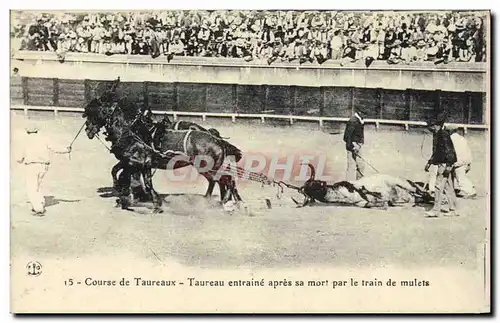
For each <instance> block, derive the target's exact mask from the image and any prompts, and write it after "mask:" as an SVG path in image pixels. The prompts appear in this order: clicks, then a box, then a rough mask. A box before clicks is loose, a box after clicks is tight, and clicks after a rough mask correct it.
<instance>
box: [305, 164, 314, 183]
mask: <svg viewBox="0 0 500 323" xmlns="http://www.w3.org/2000/svg"><path fill="white" fill-rule="evenodd" d="M307 166H309V168H310V169H311V175H310V176H309V180H310V181H314V179H315V178H316V170H315V169H314V166H313V165H312V164H311V163H308V164H307Z"/></svg>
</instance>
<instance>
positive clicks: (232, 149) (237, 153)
mask: <svg viewBox="0 0 500 323" xmlns="http://www.w3.org/2000/svg"><path fill="white" fill-rule="evenodd" d="M220 142H221V143H222V147H223V148H224V152H225V155H226V156H234V158H235V160H236V162H239V161H240V160H241V158H243V153H242V152H241V150H240V149H239V148H237V147H236V146H234V145H232V144H230V143H229V142H227V141H225V140H220Z"/></svg>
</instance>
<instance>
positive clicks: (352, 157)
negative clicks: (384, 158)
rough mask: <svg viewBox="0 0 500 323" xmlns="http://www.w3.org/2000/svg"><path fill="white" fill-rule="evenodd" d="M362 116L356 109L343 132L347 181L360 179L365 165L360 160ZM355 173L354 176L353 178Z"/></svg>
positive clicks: (363, 135) (362, 129)
mask: <svg viewBox="0 0 500 323" xmlns="http://www.w3.org/2000/svg"><path fill="white" fill-rule="evenodd" d="M363 117H364V114H363V112H362V111H361V110H360V109H356V111H355V113H354V115H353V116H352V117H351V119H349V121H348V122H347V125H346V127H345V131H344V142H345V148H346V150H347V180H348V181H350V180H354V178H355V179H360V178H361V177H363V176H364V170H365V164H364V162H363V160H362V157H360V156H362V149H361V148H362V147H363V144H364V143H365V134H364V124H365V121H364V119H363ZM354 173H356V176H354Z"/></svg>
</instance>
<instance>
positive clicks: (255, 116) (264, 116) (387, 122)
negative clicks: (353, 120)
mask: <svg viewBox="0 0 500 323" xmlns="http://www.w3.org/2000/svg"><path fill="white" fill-rule="evenodd" d="M11 110H14V111H23V112H24V115H26V116H27V115H28V113H29V111H51V112H53V113H54V116H56V117H57V116H58V113H59V112H78V113H82V112H83V111H84V109H83V108H71V107H46V106H31V105H30V106H28V105H11ZM152 112H153V114H154V115H169V116H172V117H173V119H174V120H178V119H179V117H182V116H188V117H200V118H201V119H202V120H203V121H206V119H207V117H215V118H231V121H232V122H236V120H237V119H238V118H239V119H260V121H261V123H263V124H265V123H266V119H268V120H269V119H279V120H287V121H288V122H289V123H290V125H293V124H294V121H314V122H318V123H319V127H320V128H321V127H323V125H324V122H325V121H333V122H342V123H344V122H347V121H348V120H349V118H342V117H314V116H287V115H274V114H251V113H248V114H247V113H244V114H240V113H216V112H182V111H157V110H152ZM365 122H366V123H368V124H374V125H375V127H376V129H378V128H379V127H380V125H399V126H404V128H405V130H409V128H410V126H425V125H426V122H424V121H406V120H384V119H365ZM446 125H449V126H454V127H458V128H461V129H463V130H464V133H467V130H468V129H476V130H489V126H488V125H479V124H461V123H446Z"/></svg>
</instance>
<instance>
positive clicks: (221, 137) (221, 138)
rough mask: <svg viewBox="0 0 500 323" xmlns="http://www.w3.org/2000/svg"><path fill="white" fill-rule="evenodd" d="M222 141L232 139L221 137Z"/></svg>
mask: <svg viewBox="0 0 500 323" xmlns="http://www.w3.org/2000/svg"><path fill="white" fill-rule="evenodd" d="M221 139H224V140H229V139H231V137H221Z"/></svg>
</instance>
